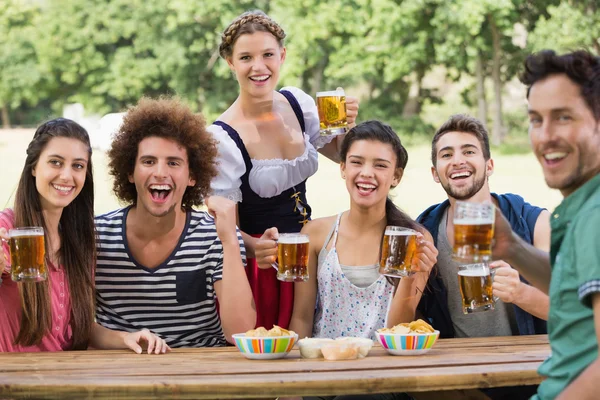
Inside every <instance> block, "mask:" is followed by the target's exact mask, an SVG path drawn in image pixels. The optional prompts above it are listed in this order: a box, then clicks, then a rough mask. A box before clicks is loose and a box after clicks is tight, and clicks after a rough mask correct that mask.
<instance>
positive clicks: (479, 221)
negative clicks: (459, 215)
mask: <svg viewBox="0 0 600 400" xmlns="http://www.w3.org/2000/svg"><path fill="white" fill-rule="evenodd" d="M493 223H494V216H493V215H492V216H490V218H489V219H476V218H463V219H455V220H454V225H489V224H493Z"/></svg>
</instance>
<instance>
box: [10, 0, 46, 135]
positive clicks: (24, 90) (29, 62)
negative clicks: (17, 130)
mask: <svg viewBox="0 0 600 400" xmlns="http://www.w3.org/2000/svg"><path fill="white" fill-rule="evenodd" d="M38 16H39V9H38V8H37V7H35V6H32V5H29V4H26V3H24V2H22V1H19V0H5V1H3V2H0V71H2V73H1V74H0V112H1V113H0V116H1V120H2V126H3V127H4V128H9V127H10V125H11V122H10V113H11V110H15V109H17V108H19V107H21V106H23V105H24V104H32V105H35V104H36V103H37V101H38V100H39V99H40V97H41V96H43V90H42V85H43V81H44V77H43V75H42V74H41V73H40V70H39V67H38V59H37V55H36V52H35V48H34V41H35V37H36V35H35V28H34V26H35V25H36V23H37V20H38Z"/></svg>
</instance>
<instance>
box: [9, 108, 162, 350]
mask: <svg viewBox="0 0 600 400" xmlns="http://www.w3.org/2000/svg"><path fill="white" fill-rule="evenodd" d="M91 156H92V149H91V146H90V140H89V136H88V134H87V132H86V131H85V129H84V128H82V127H81V126H80V125H78V124H77V123H75V122H73V121H71V120H68V119H64V118H58V119H54V120H51V121H48V122H46V123H44V124H42V125H41V126H40V127H39V128H38V129H37V130H36V132H35V134H34V136H33V139H32V141H31V142H30V143H29V146H28V147H27V158H26V160H25V166H24V168H23V172H22V173H21V178H20V180H19V184H18V187H17V191H16V195H15V204H14V208H13V209H5V210H4V211H1V212H0V238H2V239H4V240H9V238H8V234H7V233H8V230H10V229H12V228H15V227H30V226H37V227H42V228H43V229H44V236H45V254H46V256H45V261H44V262H45V264H46V270H47V279H46V280H44V281H41V282H15V281H13V280H12V279H11V276H10V265H9V259H10V257H9V252H8V248H7V247H6V245H5V247H4V251H3V252H0V271H2V286H1V287H0V352H5V351H17V352H25V351H60V350H82V349H86V348H87V347H88V346H91V347H94V348H130V349H132V350H134V351H136V352H138V353H140V352H141V351H142V347H141V345H140V343H141V342H145V344H146V345H147V351H148V353H150V352H155V353H161V352H163V353H164V352H166V351H167V350H168V346H167V345H166V344H165V342H164V341H163V340H162V339H160V338H158V337H157V336H155V335H154V334H152V333H151V332H149V331H147V330H143V331H139V332H135V333H125V332H117V331H111V330H109V329H106V328H103V327H101V326H99V325H98V324H96V323H95V322H94V285H93V282H94V262H95V230H94V208H93V206H94V179H93V173H92V158H91Z"/></svg>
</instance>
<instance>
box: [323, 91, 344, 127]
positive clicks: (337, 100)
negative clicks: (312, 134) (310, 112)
mask: <svg viewBox="0 0 600 400" xmlns="http://www.w3.org/2000/svg"><path fill="white" fill-rule="evenodd" d="M317 110H318V112H319V128H320V129H319V133H320V134H321V136H328V135H342V134H344V133H346V132H347V131H348V120H347V118H346V94H345V93H344V91H343V90H342V89H337V90H332V91H329V92H317Z"/></svg>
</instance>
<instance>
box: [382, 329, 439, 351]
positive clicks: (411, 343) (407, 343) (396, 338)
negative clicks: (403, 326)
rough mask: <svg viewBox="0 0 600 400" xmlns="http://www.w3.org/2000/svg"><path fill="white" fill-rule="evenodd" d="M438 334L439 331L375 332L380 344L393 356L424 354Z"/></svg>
mask: <svg viewBox="0 0 600 400" xmlns="http://www.w3.org/2000/svg"><path fill="white" fill-rule="evenodd" d="M439 336H440V331H434V332H432V333H408V334H402V333H381V332H377V340H378V341H379V343H380V344H381V346H382V347H383V348H384V349H386V350H387V352H388V353H390V354H392V355H394V356H418V355H420V354H425V353H427V352H428V351H429V350H431V348H432V347H433V345H434V344H435V342H436V341H437V339H438V337H439Z"/></svg>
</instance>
